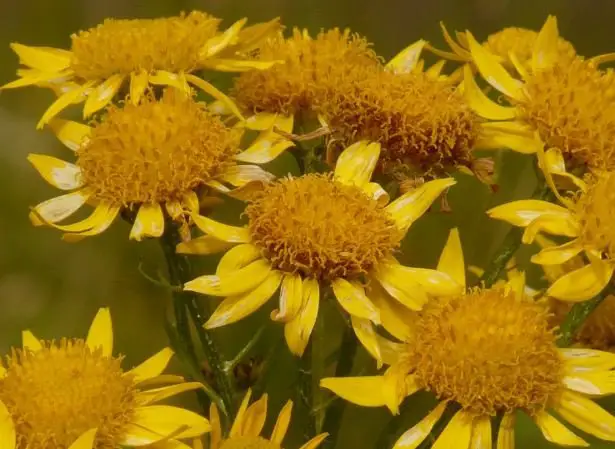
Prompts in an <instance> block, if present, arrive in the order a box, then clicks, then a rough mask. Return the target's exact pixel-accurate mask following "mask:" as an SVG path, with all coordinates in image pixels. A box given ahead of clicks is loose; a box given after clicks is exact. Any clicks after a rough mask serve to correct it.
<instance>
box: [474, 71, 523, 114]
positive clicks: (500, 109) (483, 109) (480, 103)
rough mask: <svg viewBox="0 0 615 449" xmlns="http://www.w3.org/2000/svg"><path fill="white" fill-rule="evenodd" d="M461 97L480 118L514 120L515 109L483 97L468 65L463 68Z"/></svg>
mask: <svg viewBox="0 0 615 449" xmlns="http://www.w3.org/2000/svg"><path fill="white" fill-rule="evenodd" d="M463 95H464V97H465V99H466V101H467V102H468V105H469V106H470V107H471V108H472V109H473V110H474V111H475V112H476V113H477V114H478V115H479V116H481V117H483V118H486V119H489V120H510V119H513V118H515V115H516V109H515V108H512V107H506V106H501V105H499V104H497V103H494V102H493V101H491V100H490V99H489V97H488V96H487V95H485V94H484V93H483V91H482V89H481V88H480V87H478V84H476V81H475V80H474V75H473V74H472V69H471V68H470V66H469V65H467V64H466V65H465V66H464V68H463Z"/></svg>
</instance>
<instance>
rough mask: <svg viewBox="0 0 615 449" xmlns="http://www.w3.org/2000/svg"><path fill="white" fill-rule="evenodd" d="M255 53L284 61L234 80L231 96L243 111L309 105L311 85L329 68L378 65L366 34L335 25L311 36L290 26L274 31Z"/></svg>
mask: <svg viewBox="0 0 615 449" xmlns="http://www.w3.org/2000/svg"><path fill="white" fill-rule="evenodd" d="M259 58H260V59H262V60H265V61H267V60H282V61H284V63H283V64H276V65H274V66H273V67H271V68H270V69H268V70H262V71H256V70H254V71H250V72H246V73H243V74H241V75H240V76H239V77H238V78H237V79H236V80H235V85H234V87H233V90H232V94H233V97H234V98H235V99H236V101H237V103H238V105H239V106H240V107H241V108H242V109H243V110H244V111H246V112H249V113H258V112H272V113H280V114H285V115H291V114H295V113H297V112H299V111H309V109H310V107H311V104H312V99H313V96H314V89H315V88H316V87H317V85H318V84H319V83H321V82H322V81H323V80H325V79H327V78H328V77H329V76H331V73H333V72H335V73H347V72H349V71H352V70H353V69H354V68H355V67H361V66H379V65H380V59H379V58H378V56H377V55H376V53H375V52H374V51H373V50H372V48H371V44H370V43H369V42H368V41H367V40H366V39H364V38H363V37H361V36H359V35H357V34H353V33H351V32H350V30H344V31H340V30H339V29H337V28H335V29H332V30H329V31H321V32H320V33H318V35H317V36H316V37H315V38H312V37H310V36H309V35H308V34H307V31H301V30H298V29H294V30H293V34H292V36H291V37H289V38H284V37H283V36H281V35H280V36H278V37H275V38H272V39H270V40H268V41H267V42H265V43H264V44H263V45H262V46H261V48H260V52H259Z"/></svg>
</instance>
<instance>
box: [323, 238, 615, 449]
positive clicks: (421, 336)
mask: <svg viewBox="0 0 615 449" xmlns="http://www.w3.org/2000/svg"><path fill="white" fill-rule="evenodd" d="M443 260H444V261H445V262H443ZM440 267H441V269H443V271H445V272H448V273H449V275H450V276H454V277H455V278H456V279H458V280H459V281H460V282H462V283H464V266H463V255H462V253H461V245H460V241H459V237H458V234H457V232H456V231H453V232H452V233H451V236H450V237H449V241H448V243H447V245H446V247H445V250H444V252H443V255H442V256H441V262H440ZM548 316H549V311H548V309H547V308H546V307H544V306H543V305H541V304H539V303H536V302H534V301H533V300H532V299H531V298H530V297H528V296H527V295H526V294H525V280H524V276H523V275H520V276H515V277H513V278H512V279H511V280H510V281H509V282H508V283H507V284H504V285H498V286H495V287H492V288H489V289H484V288H471V289H468V290H467V291H466V292H465V293H464V294H456V295H448V296H443V297H440V298H437V300H434V301H430V302H429V303H428V304H427V305H426V307H425V309H424V310H423V311H422V312H420V313H419V314H418V318H417V319H416V320H415V322H414V323H413V333H412V335H411V336H409V338H407V339H405V340H403V342H402V343H396V342H390V343H389V347H390V355H389V361H388V362H389V363H390V364H391V366H390V367H389V368H388V369H387V371H386V372H385V373H384V374H382V375H376V376H366V377H346V378H327V379H323V380H322V381H321V385H322V386H323V387H324V388H327V389H329V390H331V391H333V392H334V393H335V394H337V395H338V396H340V397H342V398H344V399H346V400H348V401H351V402H353V403H355V404H358V405H362V406H366V407H380V406H387V407H389V409H390V410H391V411H392V412H393V413H398V407H399V404H400V403H401V402H402V401H403V400H404V398H406V397H407V396H410V395H412V394H414V393H415V392H417V391H419V390H427V391H431V392H433V393H434V394H435V395H436V396H437V397H438V399H440V403H439V404H438V405H437V406H436V407H435V408H434V409H433V410H432V411H431V412H430V413H429V414H428V415H427V416H426V417H425V418H424V419H423V420H422V421H420V422H419V423H418V424H417V425H416V426H414V427H412V428H411V429H409V430H408V431H406V432H405V433H404V434H403V435H402V436H401V437H400V438H399V440H398V441H397V443H396V444H395V445H394V447H393V449H415V448H417V447H419V446H420V445H421V443H422V442H423V440H425V438H427V436H428V435H429V434H430V432H431V430H432V429H433V427H434V425H435V424H436V423H437V422H438V421H439V420H440V418H441V417H442V415H443V412H444V410H445V409H446V408H447V406H448V404H449V403H450V404H452V405H454V406H455V407H456V408H457V409H458V411H457V412H456V413H455V415H454V416H453V417H452V419H451V420H450V422H449V423H448V424H447V426H446V427H445V429H444V431H443V432H442V433H441V434H440V436H439V437H438V438H437V440H436V442H435V443H434V445H433V447H434V449H445V448H446V449H448V448H453V447H460V448H461V447H463V448H467V447H491V445H490V443H488V442H490V441H491V438H492V429H491V426H492V423H491V418H492V417H494V416H496V414H498V413H503V414H504V418H503V420H502V423H501V425H500V429H499V434H498V442H497V447H498V449H512V448H513V447H514V421H515V416H516V413H517V412H518V411H522V412H524V413H526V414H528V415H529V416H530V417H531V418H532V419H533V420H534V422H536V424H537V425H538V427H539V428H540V430H541V431H542V433H543V435H544V436H545V438H546V439H547V440H549V441H550V442H552V443H555V444H559V445H563V446H589V444H588V443H586V442H585V441H583V440H582V439H581V438H579V437H578V436H576V435H575V434H574V433H573V432H572V431H571V430H569V429H568V428H567V427H566V426H565V425H564V424H563V423H561V422H560V420H559V419H558V418H556V417H555V415H554V414H553V412H555V413H557V415H559V417H560V418H562V419H564V420H566V421H567V422H568V423H570V424H572V425H574V426H576V427H577V428H579V429H580V430H582V431H583V432H586V433H589V434H591V435H594V436H596V437H598V438H601V439H604V440H607V441H615V417H613V416H611V415H610V414H609V413H608V412H607V411H606V410H604V409H602V408H601V407H600V406H599V405H597V404H596V403H594V402H593V401H592V400H591V399H590V398H591V397H596V396H605V395H610V394H614V393H615V388H614V387H613V382H612V374H613V371H611V370H612V368H614V367H615V355H614V354H611V353H607V352H601V351H594V350H589V349H559V348H557V347H556V345H555V335H554V332H553V329H551V328H550V327H549V322H548Z"/></svg>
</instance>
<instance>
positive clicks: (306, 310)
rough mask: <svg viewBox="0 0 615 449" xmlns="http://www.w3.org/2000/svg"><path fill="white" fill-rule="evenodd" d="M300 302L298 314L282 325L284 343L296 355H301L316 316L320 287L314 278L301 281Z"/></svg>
mask: <svg viewBox="0 0 615 449" xmlns="http://www.w3.org/2000/svg"><path fill="white" fill-rule="evenodd" d="M302 302H303V306H302V307H301V310H300V311H299V314H298V315H297V316H296V317H295V318H294V319H292V320H291V321H289V322H288V323H286V325H285V326H284V338H285V339H286V344H287V345H288V348H289V349H290V352H292V353H293V354H295V355H297V356H301V355H303V352H304V351H305V348H306V346H307V344H308V341H309V339H310V335H311V334H312V329H314V324H316V318H317V316H318V307H319V305H320V288H319V286H318V281H316V280H315V279H306V280H305V281H304V282H303V301H302Z"/></svg>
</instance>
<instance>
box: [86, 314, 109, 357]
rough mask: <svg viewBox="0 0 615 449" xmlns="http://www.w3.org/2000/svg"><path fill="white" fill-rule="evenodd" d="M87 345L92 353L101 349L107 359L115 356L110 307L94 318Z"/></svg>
mask: <svg viewBox="0 0 615 449" xmlns="http://www.w3.org/2000/svg"><path fill="white" fill-rule="evenodd" d="M85 343H86V345H87V346H88V348H90V350H91V351H95V350H97V349H99V348H100V351H101V352H100V353H101V354H102V355H103V356H105V357H110V356H111V355H112V354H113V325H112V323H111V312H110V311H109V308H108V307H103V308H102V309H100V310H99V311H98V313H97V314H96V316H95V317H94V320H93V321H92V324H91V326H90V330H89V331H88V336H87V339H86V341H85Z"/></svg>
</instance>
